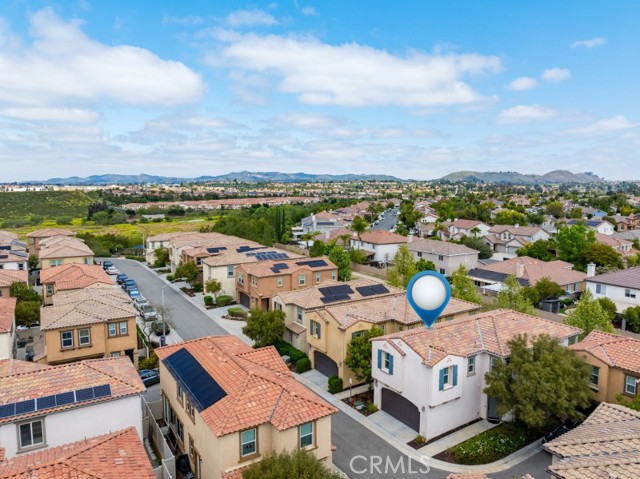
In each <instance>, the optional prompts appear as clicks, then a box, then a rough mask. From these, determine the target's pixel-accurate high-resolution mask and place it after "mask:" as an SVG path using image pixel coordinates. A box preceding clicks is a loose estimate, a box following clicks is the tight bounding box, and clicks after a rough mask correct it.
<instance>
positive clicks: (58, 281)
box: [40, 263, 113, 291]
mask: <svg viewBox="0 0 640 479" xmlns="http://www.w3.org/2000/svg"><path fill="white" fill-rule="evenodd" d="M40 282H41V283H42V284H55V285H56V291H64V290H68V289H80V288H86V287H88V286H92V285H94V284H96V283H104V284H113V281H112V280H111V278H110V277H109V275H108V274H107V273H106V272H105V271H104V269H103V268H102V266H99V265H88V264H74V263H72V264H64V265H62V266H58V267H56V268H49V269H43V270H42V271H40Z"/></svg>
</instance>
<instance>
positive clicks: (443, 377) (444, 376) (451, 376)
mask: <svg viewBox="0 0 640 479" xmlns="http://www.w3.org/2000/svg"><path fill="white" fill-rule="evenodd" d="M457 384H458V366H457V365H455V364H454V365H453V366H449V367H447V368H442V369H441V370H440V381H439V386H438V390H440V391H444V390H445V389H449V388H452V387H454V386H456V385H457Z"/></svg>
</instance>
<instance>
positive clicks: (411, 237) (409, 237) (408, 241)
mask: <svg viewBox="0 0 640 479" xmlns="http://www.w3.org/2000/svg"><path fill="white" fill-rule="evenodd" d="M407 243H413V235H412V234H410V235H408V236H407Z"/></svg>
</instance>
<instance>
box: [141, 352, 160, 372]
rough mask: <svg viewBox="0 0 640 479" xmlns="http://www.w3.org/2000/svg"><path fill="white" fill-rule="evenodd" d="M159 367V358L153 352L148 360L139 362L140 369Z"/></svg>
mask: <svg viewBox="0 0 640 479" xmlns="http://www.w3.org/2000/svg"><path fill="white" fill-rule="evenodd" d="M157 367H158V356H156V353H155V351H151V354H150V355H149V357H148V358H141V359H140V360H138V368H140V369H156V368H157Z"/></svg>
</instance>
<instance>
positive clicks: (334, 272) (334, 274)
mask: <svg viewBox="0 0 640 479" xmlns="http://www.w3.org/2000/svg"><path fill="white" fill-rule="evenodd" d="M337 277H338V273H337V272H336V270H335V269H334V270H333V271H331V279H332V280H334V281H335V280H336V278H337Z"/></svg>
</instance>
